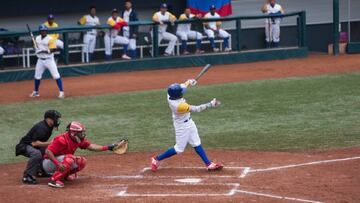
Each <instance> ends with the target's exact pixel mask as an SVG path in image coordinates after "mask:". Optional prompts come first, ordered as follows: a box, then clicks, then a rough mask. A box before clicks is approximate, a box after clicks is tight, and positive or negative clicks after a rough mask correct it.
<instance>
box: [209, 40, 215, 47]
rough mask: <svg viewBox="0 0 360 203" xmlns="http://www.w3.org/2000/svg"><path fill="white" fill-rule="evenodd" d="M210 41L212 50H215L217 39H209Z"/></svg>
mask: <svg viewBox="0 0 360 203" xmlns="http://www.w3.org/2000/svg"><path fill="white" fill-rule="evenodd" d="M209 40H210V45H211V48H215V39H214V38H209Z"/></svg>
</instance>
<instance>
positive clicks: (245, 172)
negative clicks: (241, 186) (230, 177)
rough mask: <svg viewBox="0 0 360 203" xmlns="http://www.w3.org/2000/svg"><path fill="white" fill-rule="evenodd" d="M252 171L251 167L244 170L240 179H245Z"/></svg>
mask: <svg viewBox="0 0 360 203" xmlns="http://www.w3.org/2000/svg"><path fill="white" fill-rule="evenodd" d="M250 170H251V168H250V167H246V168H244V170H243V171H242V172H241V174H240V176H239V178H245V176H246V175H247V174H248V173H249V172H250Z"/></svg>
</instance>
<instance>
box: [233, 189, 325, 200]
mask: <svg viewBox="0 0 360 203" xmlns="http://www.w3.org/2000/svg"><path fill="white" fill-rule="evenodd" d="M235 192H237V193H243V194H248V195H255V196H260V197H268V198H274V199H282V200H291V201H298V202H309V203H321V202H319V201H314V200H307V199H300V198H295V197H286V196H279V195H272V194H266V193H260V192H251V191H246V190H236V191H235Z"/></svg>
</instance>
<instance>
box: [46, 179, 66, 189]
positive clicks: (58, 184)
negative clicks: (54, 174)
mask: <svg viewBox="0 0 360 203" xmlns="http://www.w3.org/2000/svg"><path fill="white" fill-rule="evenodd" d="M48 185H49V186H50V187H55V188H63V187H64V183H63V182H61V181H60V180H50V182H49V183H48Z"/></svg>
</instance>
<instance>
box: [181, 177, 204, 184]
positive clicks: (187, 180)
mask: <svg viewBox="0 0 360 203" xmlns="http://www.w3.org/2000/svg"><path fill="white" fill-rule="evenodd" d="M175 181H176V182H180V183H191V184H196V183H200V182H201V179H200V178H184V179H175Z"/></svg>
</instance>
